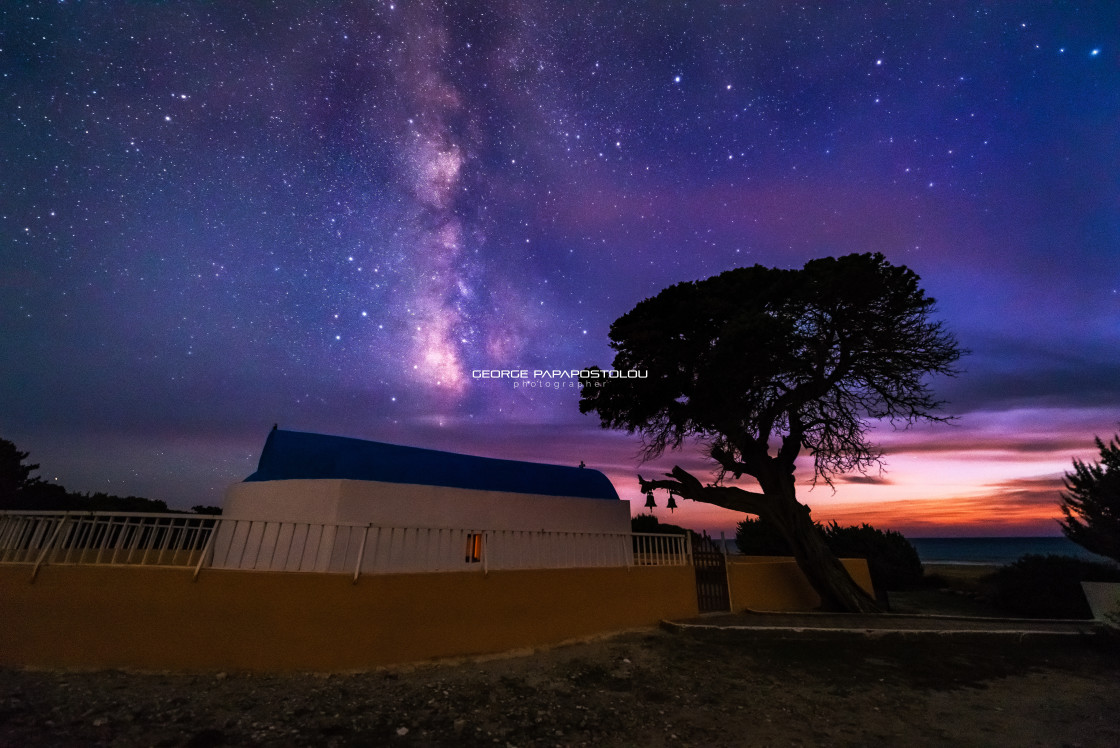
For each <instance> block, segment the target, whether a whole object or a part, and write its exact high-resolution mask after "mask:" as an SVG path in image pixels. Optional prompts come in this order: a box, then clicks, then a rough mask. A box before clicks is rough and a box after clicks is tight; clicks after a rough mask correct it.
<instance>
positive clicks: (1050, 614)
mask: <svg viewBox="0 0 1120 748" xmlns="http://www.w3.org/2000/svg"><path fill="white" fill-rule="evenodd" d="M984 582H985V585H986V586H987V587H988V588H989V592H988V595H989V597H990V599H991V601H992V602H993V603H994V604H996V605H998V606H999V607H1001V608H1003V609H1004V610H1006V611H1007V612H1009V613H1013V614H1015V615H1020V616H1027V617H1030V618H1092V617H1093V614H1092V612H1091V611H1090V610H1089V603H1088V602H1087V601H1086V600H1085V593H1084V592H1083V591H1082V590H1081V583H1082V582H1120V568H1117V567H1115V566H1111V565H1109V564H1103V563H1100V562H1097V561H1085V560H1082V559H1079V558H1073V557H1072V556H1035V555H1027V556H1023V557H1022V558H1020V559H1019V560H1018V561H1016V562H1015V563H1013V564H1009V565H1007V566H1003V567H1001V568H1000V569H999V570H998V571H996V572H995V573H993V574H991V575H989V576H988V577H986V578H985V580H984Z"/></svg>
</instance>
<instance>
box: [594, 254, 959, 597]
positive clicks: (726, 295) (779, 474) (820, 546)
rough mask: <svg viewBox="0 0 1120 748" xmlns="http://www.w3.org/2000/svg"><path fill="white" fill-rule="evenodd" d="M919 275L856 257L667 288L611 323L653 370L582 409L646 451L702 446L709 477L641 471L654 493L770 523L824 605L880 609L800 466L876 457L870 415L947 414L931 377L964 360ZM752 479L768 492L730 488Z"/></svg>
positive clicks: (612, 385) (622, 347)
mask: <svg viewBox="0 0 1120 748" xmlns="http://www.w3.org/2000/svg"><path fill="white" fill-rule="evenodd" d="M918 281H919V278H918V276H917V275H916V274H915V273H914V272H913V271H911V270H909V269H908V268H906V267H902V266H894V265H891V264H890V263H889V262H887V261H886V258H884V257H883V256H882V255H880V254H852V255H846V256H844V257H839V258H833V257H826V258H821V259H817V260H811V261H809V262H807V263H806V264H805V266H804V267H803V268H800V269H783V268H766V267H763V266H761V265H755V266H753V267H748V268H738V269H735V270H729V271H727V272H725V273H721V274H720V275H717V276H714V277H711V278H707V279H705V280H700V281H695V282H687V283H679V284H677V285H675V286H671V287H670V288H667V289H665V290H664V291H662V292H661V293H659V294H657V295H656V296H654V297H652V298H649V299H646V300H644V301H642V302H640V303H639V304H638V305H637V306H635V307H634V308H633V309H632V310H630V311H629V312H627V313H626V314H624V315H623V316H622V317H620V318H618V319H617V320H615V321H614V323H613V324H612V325H611V330H610V338H611V347H612V348H613V349H614V350H615V357H614V361H613V363H612V366H613V368H614V369H615V370H618V371H631V370H636V371H638V372H641V373H643V374H644V376H641V377H638V378H615V379H605V380H603V381H602V384H601V386H596V387H585V388H584V389H583V391H582V393H581V397H580V410H581V411H582V412H584V413H589V412H592V411H593V412H595V413H596V414H598V416H599V420H600V423H601V425H602V426H603V427H604V428H616V429H625V430H627V431H629V432H631V433H635V432H636V433H640V434H641V435H642V438H643V442H644V446H645V456H646V457H654V456H657V455H660V454H662V453H663V452H664V451H665V450H666V449H676V448H679V447H681V446H682V445H683V444H684V442H685V441H686V440H692V441H697V442H699V443H701V444H703V445H704V446H705V449H706V452H707V454H708V456H709V457H710V458H711V459H712V469H713V473H714V475H713V479H712V480H711V481H708V482H705V481H703V480H701V479H700V478H699V477H697V476H695V475H693V474H691V473H689V472H688V471H686V470H684V469H683V468H681V467H680V466H679V465H678V466H674V467H673V469H672V471H671V472H669V473H667V474H666V476H665V479H656V480H645V479H644V478H642V477H641V476H639V484H640V486H641V489H642V491H643V492H650V491H656V490H665V491H668V492H669V493H670V495H676V496H679V497H681V498H684V499H690V500H693V501H700V502H704V503H709V504H714V505H716V506H721V507H724V508H726V509H731V510H733V511H739V512H743V513H745V514H752V515H755V516H758V517H762V518H764V519H765V520H767V521H768V522H771V523H772V524H773V525H774V526H776V527H778V528H780V529H781V535H782V537H783V538H784V539H785V540H786V541H787V542H788V543H789V544H790V547H791V549H792V554H793V556H794V558H796V559H797V563H798V566H799V567H800V568H801V569H802V571H804V573H805V576H806V578H808V579H809V582H810V583H811V584H812V585H813V588H814V589H815V590H816V591H817V592H818V593H819V594H820V596H821V600H822V605H824V606H825V607H827V608H830V609H840V610H851V611H862V612H874V611H876V610H877V609H878V607H877V606H876V605H875V604H874V602H873V601H872V600H870V599H869V598H868V597H867V595H866V594H865V593H864V592H863V591H862V590H861V589H860V588H859V587H858V586H857V585H856V584H855V583H854V582H853V581H852V579H851V577H850V576H849V575H848V573H847V571H846V570H845V569H844V568H843V566H842V565H841V564H840V563H839V562H838V561H837V560H836V558H835V556H833V555H832V554H831V553H830V552H829V550H828V548H827V546H825V544H824V543H823V542H822V540H821V538H820V537H819V533H818V531H816V530H814V523H813V521H812V519H811V517H810V515H809V509H808V507H806V506H805V505H804V504H802V503H800V502H799V501H798V500H797V496H796V494H797V492H796V487H795V485H794V472H795V469H796V467H797V465H796V463H797V460H798V457H799V456H800V455H801V454H802V453H803V451H804V452H806V453H808V455H810V456H811V459H812V464H813V477H814V480H816V479H820V480H824V481H826V482H828V481H830V479H831V477H832V476H834V475H836V474H839V473H844V472H847V471H851V470H857V471H864V470H866V469H867V468H869V467H871V466H874V465H876V464H878V462H879V458H880V452H879V450H878V448H877V447H875V445H874V444H872V443H871V442H870V441H869V440H868V438H867V434H868V430H869V428H870V425H871V423H872V421H879V420H885V421H889V422H891V423H894V424H896V425H900V426H908V425H911V424H914V423H917V422H919V421H930V420H933V421H936V420H945V419H943V418H941V417H939V416H937V415H935V410H936V409H937V407H938V406H939V405H940V403H939V402H938V401H937V399H936V398H935V397H934V396H933V393H932V391H931V389H930V388H929V375H931V374H952V373H954V371H955V369H954V364H955V363H956V361H957V360H958V358H959V357H960V355H961V352H960V350H959V348H958V346H957V343H956V340H954V338H953V336H952V335H950V334H949V333H948V332H946V331H945V330H944V329H943V328H942V326H941V323H939V322H936V321H934V320H933V319H932V311H933V303H934V302H933V299H931V298H929V297H928V296H926V295H925V293H924V292H923V291H922V289H921V288H920V287H919V285H918ZM744 475H748V476H750V477H752V478H753V479H754V480H755V481H757V484H758V490H747V489H744V488H741V487H739V486H737V485H732V484H730V482H729V481H728V482H725V481H724V479H725V478H727V477H734V478H740V477H742V476H744Z"/></svg>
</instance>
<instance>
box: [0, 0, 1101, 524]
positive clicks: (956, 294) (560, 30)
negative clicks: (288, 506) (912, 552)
mask: <svg viewBox="0 0 1120 748" xmlns="http://www.w3.org/2000/svg"><path fill="white" fill-rule="evenodd" d="M821 6H822V7H815V6H803V5H797V4H794V3H789V2H753V3H743V4H732V3H725V4H717V3H714V2H713V3H683V2H673V3H667V2H666V3H652V2H646V3H635V2H630V3H626V2H618V1H617V0H611V2H590V1H589V0H574V1H571V2H567V1H566V2H551V1H549V0H544V1H534V2H494V1H489V0H488V1H487V2H477V3H471V2H445V3H436V2H410V1H409V0H398V1H397V2H395V3H393V2H362V3H358V2H351V3H310V2H278V3H234V2H220V3H191V2H174V3H154V2H151V3H148V2H130V3H95V2H59V3H31V4H23V3H14V2H5V3H3V5H2V10H0V13H2V16H0V19H2V20H0V75H2V78H0V101H2V116H0V253H2V254H0V260H2V264H0V268H2V272H0V336H2V338H0V342H2V346H3V348H2V351H3V352H2V354H0V437H3V438H7V439H10V440H12V441H15V442H16V444H17V445H19V446H20V447H21V448H22V449H24V450H29V451H31V453H32V461H34V462H38V463H40V464H41V465H42V471H41V473H42V475H43V477H45V478H48V479H57V480H58V481H59V482H61V483H62V484H64V485H65V486H66V487H67V488H70V489H72V490H82V491H98V490H104V491H108V492H111V493H117V494H121V495H124V494H136V495H142V496H148V497H150V498H158V499H165V500H167V501H168V502H169V503H170V504H172V505H173V506H178V507H189V506H191V505H193V504H198V503H203V504H217V503H220V502H221V496H222V493H223V491H224V489H225V487H226V485H228V484H229V483H231V482H233V481H236V480H240V479H241V478H243V477H244V476H245V475H247V474H248V473H250V472H252V470H253V469H254V467H255V463H256V459H257V457H258V455H259V452H260V448H261V446H262V445H263V442H264V439H265V437H266V436H267V432H268V430H269V429H270V428H271V427H272V424H273V423H279V424H280V425H281V426H282V427H284V428H290V429H296V430H306V431H321V432H325V433H332V434H340V435H346V436H356V437H364V438H371V439H379V440H383V441H391V442H396V443H402V444H410V445H416V446H424V447H433V448H443V449H453V450H459V451H465V452H471V453H474V454H483V455H488V456H497V457H509V458H516V459H533V460H539V461H544V462H556V463H562V464H577V463H578V462H579V461H580V460H584V461H585V462H586V463H587V464H588V465H589V466H591V467H596V468H599V469H602V470H604V471H605V472H607V474H608V475H609V476H610V477H611V478H612V480H613V481H614V482H615V485H616V486H617V487H618V489H619V491H620V493H621V494H622V495H623V497H624V498H629V499H632V500H634V501H636V502H638V504H637V505H638V506H640V501H641V498H640V496H639V495H638V493H637V481H636V479H635V475H636V474H637V473H638V472H641V473H642V474H643V475H645V476H646V477H650V476H652V475H653V474H655V473H657V472H659V471H663V470H665V469H668V468H669V467H671V466H672V464H673V463H674V462H676V463H679V464H682V465H683V466H686V467H690V468H693V469H698V470H702V469H703V467H702V466H703V465H704V461H703V459H702V458H701V457H700V456H699V454H698V453H697V452H696V451H695V450H694V449H689V450H685V451H684V452H683V453H679V454H676V455H666V456H665V458H663V459H661V460H659V461H657V462H656V463H653V464H647V465H643V466H639V465H638V460H637V458H636V454H637V448H638V442H637V439H636V438H634V437H630V436H627V435H625V434H619V433H611V432H604V431H602V430H601V429H599V427H598V421H597V419H596V418H595V417H594V416H582V415H580V414H579V411H578V407H577V401H578V391H577V390H574V389H560V390H556V389H545V388H540V389H537V390H532V391H525V390H521V389H514V388H513V387H512V385H511V384H510V383H508V382H488V381H478V380H475V379H473V378H472V376H471V372H472V370H477V369H523V368H524V369H573V368H580V367H583V366H587V365H588V364H592V363H594V364H599V365H601V366H607V365H609V363H610V360H611V352H610V350H609V348H608V346H607V329H608V327H609V325H610V323H611V321H613V320H614V319H615V318H617V317H618V316H620V315H621V314H623V313H624V312H626V311H628V310H629V309H630V308H632V307H633V306H634V305H635V304H636V303H637V302H638V301H640V300H642V299H643V298H646V297H649V296H652V295H654V294H656V293H657V292H658V291H659V290H661V289H662V288H664V287H666V286H668V285H671V284H673V283H676V282H679V281H683V280H694V279H699V278H704V277H707V276H710V275H713V274H716V273H718V272H721V271H723V270H726V269H729V268H733V267H738V266H743V265H750V264H754V263H761V264H764V265H774V266H782V267H799V266H801V265H802V264H804V262H805V261H806V260H808V259H811V258H814V257H821V256H826V255H840V254H846V253H849V252H865V251H877V252H882V253H883V254H885V255H886V256H887V258H888V259H889V260H890V261H891V262H893V263H896V264H905V265H907V266H909V267H910V268H912V269H914V270H915V271H916V272H917V273H918V274H919V275H920V276H921V277H922V285H923V287H924V288H925V290H926V291H927V292H928V293H929V294H930V295H932V296H933V297H935V298H936V299H937V300H938V307H937V316H938V318H940V319H942V320H944V322H945V323H946V325H947V327H948V329H950V330H951V331H952V332H953V333H954V334H956V336H957V337H958V338H959V340H960V341H961V343H962V345H963V346H964V347H966V348H968V349H970V350H971V355H969V356H968V357H966V358H965V359H964V360H963V361H962V367H963V369H964V373H963V374H962V375H961V376H960V377H958V378H956V379H944V380H938V381H935V383H934V385H935V389H936V391H937V393H938V394H939V395H940V396H942V397H943V398H945V399H947V400H948V401H949V403H950V404H949V405H948V406H947V408H946V409H945V414H946V415H955V416H958V417H959V420H958V421H957V422H956V423H955V425H949V426H936V427H928V428H920V429H916V430H913V431H911V432H907V433H903V434H899V433H894V432H892V431H890V429H889V428H888V429H882V430H880V431H879V432H877V438H878V439H879V440H880V441H881V443H882V444H884V445H885V447H886V452H887V463H886V468H887V470H886V472H885V473H883V474H882V475H880V474H877V473H872V474H871V475H869V476H866V477H861V476H855V477H853V478H851V479H849V480H847V481H841V482H839V483H837V486H836V491H835V492H832V491H831V490H829V489H828V488H827V487H823V488H822V487H818V488H817V489H815V490H814V491H812V492H811V493H809V492H807V486H803V487H802V492H801V498H802V500H803V501H805V502H806V503H808V504H810V505H811V506H812V507H813V509H814V516H816V517H818V518H820V519H828V518H831V517H835V518H838V519H840V520H841V521H844V522H860V521H865V520H866V521H871V522H873V523H874V524H876V525H877V526H881V527H894V528H896V529H901V530H903V531H905V532H908V533H911V534H913V535H939V534H953V533H959V534H972V535H986V534H1056V533H1057V525H1056V524H1055V522H1054V520H1053V519H1052V518H1053V517H1055V516H1056V515H1057V511H1056V502H1057V500H1058V498H1057V487H1058V485H1059V481H1058V478H1060V476H1061V474H1062V473H1063V472H1064V471H1065V470H1067V469H1069V467H1070V464H1071V462H1070V461H1071V458H1072V457H1074V456H1079V457H1091V456H1092V455H1093V445H1092V438H1093V436H1094V435H1095V434H1100V435H1102V436H1107V435H1110V434H1112V433H1114V432H1115V431H1116V430H1117V428H1120V427H1118V425H1117V424H1118V422H1120V181H1118V178H1117V170H1118V165H1120V64H1118V63H1120V6H1117V4H1115V3H1113V2H1100V3H1041V2H1037V3H1027V2H1004V3H995V2H993V3H983V4H981V3H971V2H970V3H963V2H962V3H954V2H934V3H916V2H909V3H908V2H890V3H884V2H879V3H872V2H859V3H851V4H843V3H831V2H830V3H823V4H821ZM806 467H807V465H806ZM658 514H659V516H661V517H662V518H664V519H668V518H669V515H668V512H667V511H666V510H665V509H664V508H663V506H662V508H660V509H659V510H658ZM672 519H673V520H675V521H678V522H680V523H683V524H691V525H692V526H694V527H697V528H706V529H710V530H716V531H718V530H721V529H722V530H730V529H731V528H732V527H733V526H734V522H735V521H736V520H737V519H738V518H737V517H735V516H734V515H732V514H730V513H727V512H723V511H717V510H710V509H704V508H703V507H701V506H698V505H692V504H690V505H689V506H687V507H684V508H683V509H682V510H679V511H678V512H677V513H676V515H675V516H674V517H673V518H672Z"/></svg>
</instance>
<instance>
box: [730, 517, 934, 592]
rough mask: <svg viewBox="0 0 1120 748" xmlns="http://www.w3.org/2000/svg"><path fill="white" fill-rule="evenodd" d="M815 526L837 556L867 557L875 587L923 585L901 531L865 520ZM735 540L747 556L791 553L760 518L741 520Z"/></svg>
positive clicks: (911, 548) (915, 559) (916, 560)
mask: <svg viewBox="0 0 1120 748" xmlns="http://www.w3.org/2000/svg"><path fill="white" fill-rule="evenodd" d="M815 526H816V529H817V532H819V533H820V535H821V537H822V538H823V539H824V542H825V544H826V545H827V546H828V549H829V550H830V551H832V552H833V553H834V554H835V555H836V556H837V557H838V558H865V559H867V567H868V569H869V570H870V572H871V581H872V583H873V584H874V585H875V589H876V590H879V591H886V590H907V589H916V588H918V587H921V586H922V585H923V583H924V582H923V576H922V574H923V569H922V562H921V559H920V558H919V557H918V551H917V549H915V548H914V546H913V545H911V543H910V541H909V540H907V539H906V538H905V537H904V536H903V535H902V533H900V532H897V531H895V530H879V529H877V528H875V527H872V526H871V525H869V524H867V523H864V524H862V525H850V526H848V527H841V526H840V525H838V524H836V523H835V522H831V523H829V524H828V525H824V526H822V525H821V524H819V523H817V524H816V525H815ZM735 542H736V544H737V545H738V546H739V550H740V552H742V553H743V554H745V555H748V556H789V555H791V551H790V547H789V543H787V542H786V541H785V539H784V538H783V537H782V536H781V533H779V532H778V530H777V528H775V527H774V526H773V525H771V524H769V523H767V522H764V521H763V520H761V519H747V520H744V521H742V522H740V523H739V526H738V528H737V529H736V532H735Z"/></svg>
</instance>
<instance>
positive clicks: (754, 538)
mask: <svg viewBox="0 0 1120 748" xmlns="http://www.w3.org/2000/svg"><path fill="white" fill-rule="evenodd" d="M817 527H818V529H819V528H820V525H819V524H818V525H817ZM735 545H737V546H739V552H740V553H742V554H743V555H745V556H792V555H793V550H792V549H790V547H789V543H787V542H786V539H785V538H783V537H782V534H781V533H780V532H778V528H776V527H774V526H773V525H772V524H770V523H769V522H767V521H766V520H763V519H750V518H747V519H745V520H743V521H742V522H740V523H739V524H738V526H737V527H736V528H735Z"/></svg>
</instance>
